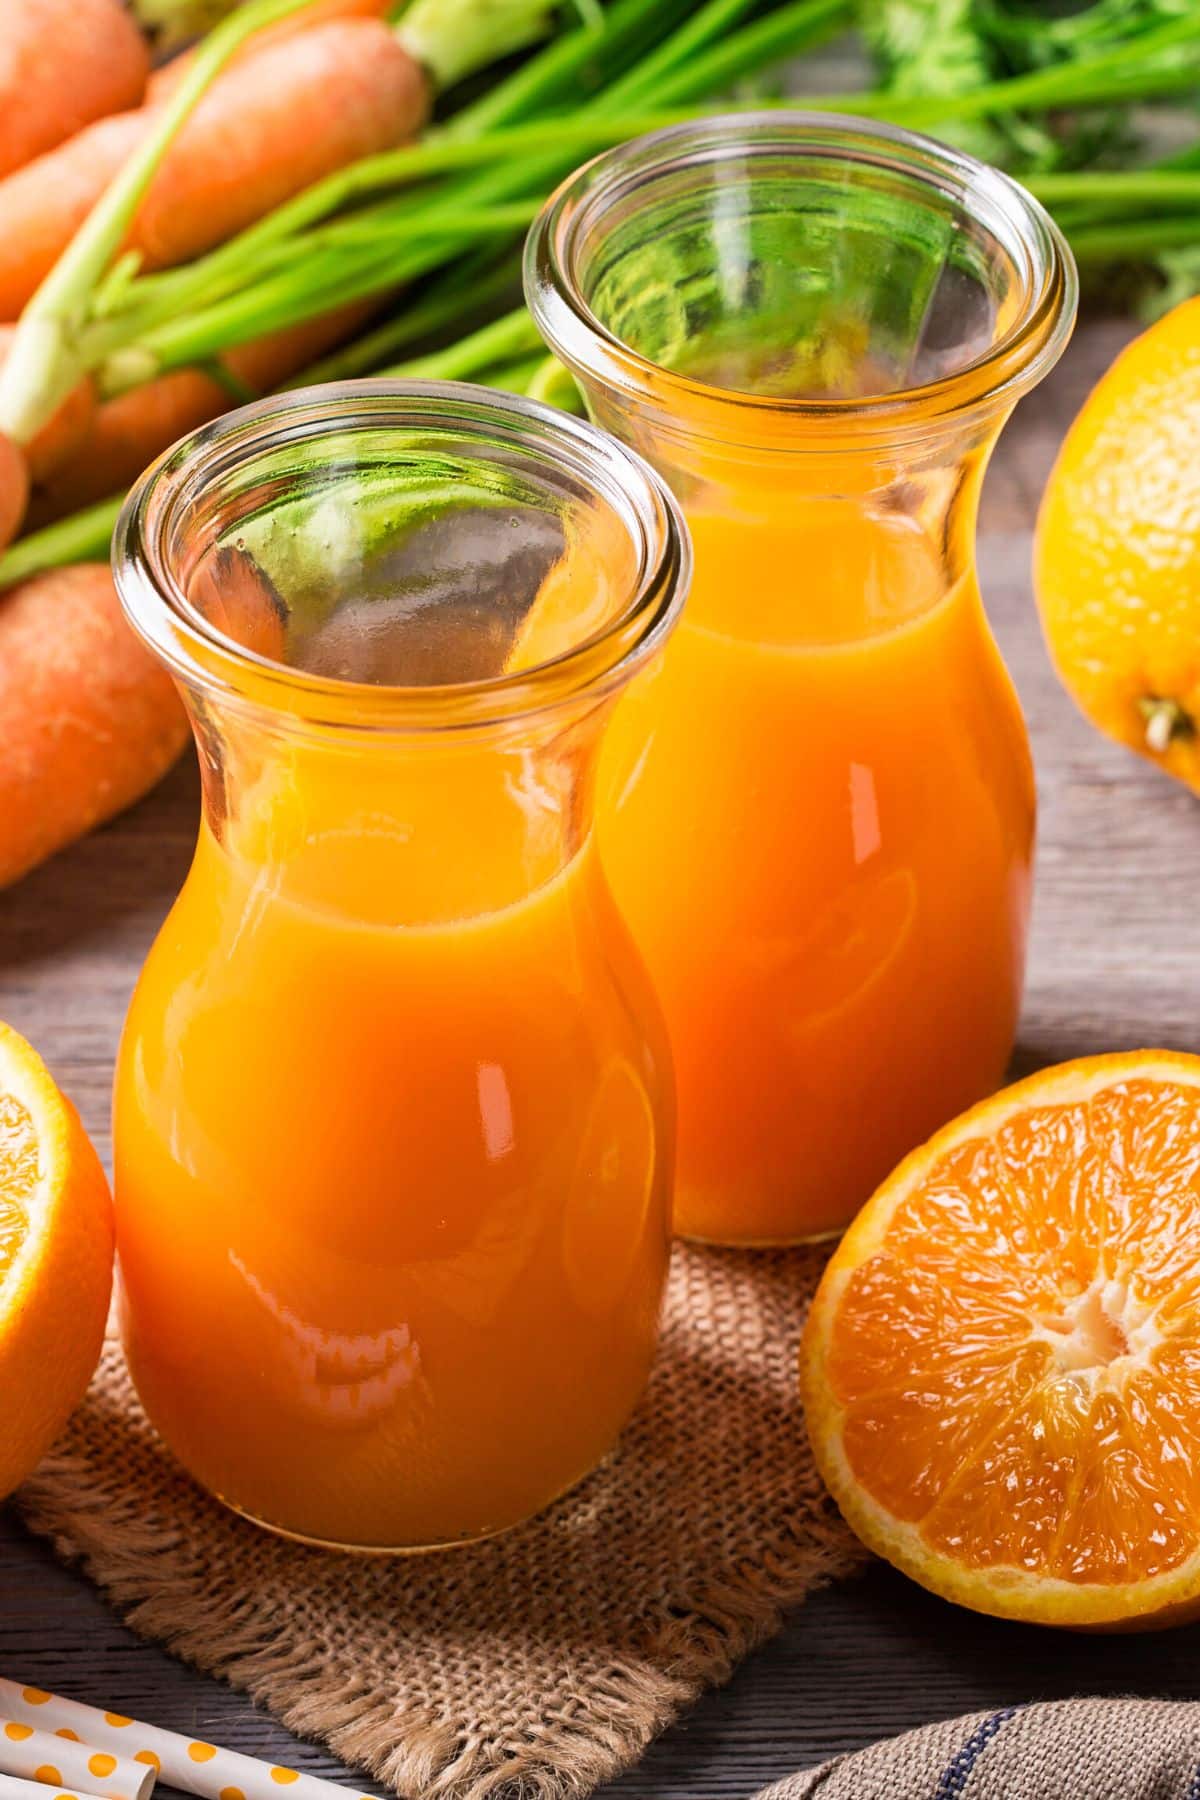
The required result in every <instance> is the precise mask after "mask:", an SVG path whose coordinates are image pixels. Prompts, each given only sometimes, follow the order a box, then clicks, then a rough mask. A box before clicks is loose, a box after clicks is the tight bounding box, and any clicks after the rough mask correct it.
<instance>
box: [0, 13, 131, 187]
mask: <svg viewBox="0 0 1200 1800" xmlns="http://www.w3.org/2000/svg"><path fill="white" fill-rule="evenodd" d="M149 73H150V57H149V52H148V50H147V48H146V44H145V40H144V39H143V37H142V34H141V32H140V31H139V30H138V28H137V26H136V25H135V24H134V22H133V20H132V19H131V18H130V16H129V14H128V13H127V12H126V11H125V9H124V7H123V6H121V5H120V4H119V0H3V5H0V175H7V174H8V173H9V172H10V171H11V170H13V169H19V168H21V167H22V165H23V164H24V163H27V162H29V161H31V160H32V158H33V157H35V156H40V155H41V154H42V152H43V151H45V150H52V149H53V148H54V146H55V144H61V143H62V142H64V140H65V139H67V138H70V137H72V136H73V135H74V134H75V133H76V132H77V131H79V130H81V129H82V127H83V126H85V125H89V124H90V123H91V122H92V120H93V119H102V118H104V117H106V116H107V115H108V114H109V113H116V112H123V111H124V110H125V109H126V108H127V107H130V106H137V105H139V104H140V102H141V100H142V97H143V95H144V93H145V90H146V80H147V77H148V75H149Z"/></svg>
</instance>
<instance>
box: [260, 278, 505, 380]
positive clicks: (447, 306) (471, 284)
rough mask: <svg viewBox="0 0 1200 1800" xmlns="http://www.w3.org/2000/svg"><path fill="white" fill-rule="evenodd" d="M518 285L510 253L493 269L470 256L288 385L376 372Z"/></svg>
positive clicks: (500, 298) (479, 310) (492, 302)
mask: <svg viewBox="0 0 1200 1800" xmlns="http://www.w3.org/2000/svg"><path fill="white" fill-rule="evenodd" d="M520 289H521V276H520V268H519V265H518V264H517V263H516V262H514V260H513V259H512V258H511V257H507V256H506V257H505V258H504V259H503V261H501V262H500V263H498V264H496V265H495V266H494V267H491V266H489V261H488V258H486V257H483V256H478V255H476V256H474V257H469V258H467V259H466V260H465V263H464V264H463V265H461V266H460V267H458V268H455V269H454V270H453V271H452V273H451V275H450V277H449V278H445V277H443V279H442V280H440V281H436V282H434V283H432V284H431V286H430V287H429V290H428V292H426V293H424V294H422V296H421V298H420V299H419V300H417V301H416V303H415V304H414V305H411V306H405V307H404V308H403V309H402V310H401V311H399V312H397V313H396V314H395V315H394V316H393V317H392V318H390V319H385V320H384V322H383V324H382V325H377V326H376V327H375V329H374V330H373V331H368V332H364V333H363V335H362V336H361V337H357V338H355V339H354V341H353V342H352V343H349V344H344V345H342V347H341V349H339V350H335V351H333V352H332V354H331V355H329V356H324V357H322V358H321V360H320V361H319V362H316V363H313V364H312V365H311V367H309V368H307V369H305V370H304V371H303V373H302V374H300V375H298V376H296V378H295V379H294V380H293V381H289V382H286V383H285V384H284V386H285V388H293V387H309V386H311V385H312V384H313V383H314V382H321V381H347V380H351V379H353V378H354V377H355V376H356V375H369V374H372V373H374V372H375V371H376V370H377V369H380V368H382V367H383V366H384V364H386V363H387V362H389V360H390V359H391V358H393V357H394V356H395V355H396V353H397V352H398V351H401V350H407V349H408V348H409V346H410V345H411V344H417V343H420V341H421V339H422V338H429V337H432V336H433V335H434V334H435V333H439V334H444V333H445V332H447V331H449V330H452V329H454V327H455V326H457V325H458V324H460V323H461V322H462V321H464V320H466V319H469V318H470V317H472V315H474V316H475V317H478V316H479V314H480V313H481V312H484V311H486V310H487V308H488V307H490V306H492V305H494V304H495V303H496V302H497V301H499V300H504V299H511V297H512V296H513V295H514V294H516V293H519V292H520Z"/></svg>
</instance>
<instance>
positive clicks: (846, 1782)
mask: <svg viewBox="0 0 1200 1800" xmlns="http://www.w3.org/2000/svg"><path fill="white" fill-rule="evenodd" d="M759 1800H1200V1703H1195V1702H1192V1701H1186V1702H1184V1701H1174V1700H1054V1701H1047V1702H1045V1703H1044V1704H1042V1705H1037V1706H1006V1707H1004V1708H1003V1709H1002V1710H1001V1711H999V1712H993V1713H971V1714H969V1715H968V1716H967V1717H965V1718H961V1719H947V1720H945V1721H943V1722H942V1723H941V1724H938V1725H929V1726H926V1727H925V1728H924V1729H923V1730H921V1731H909V1732H906V1733H905V1735H904V1736H903V1737H898V1738H893V1739H891V1740H890V1741H889V1742H887V1743H883V1744H872V1746H871V1748H870V1749H869V1750H863V1751H861V1752H860V1753H859V1754H858V1755H857V1756H843V1757H838V1758H836V1759H835V1760H834V1761H833V1762H829V1763H823V1764H822V1765H821V1767H820V1768H818V1769H809V1770H806V1771H805V1772H804V1773H803V1774H800V1775H793V1776H791V1777H790V1778H789V1779H788V1780H787V1781H781V1782H779V1783H777V1784H776V1786H774V1787H771V1788H767V1789H766V1790H765V1791H764V1792H763V1793H762V1794H760V1795H759Z"/></svg>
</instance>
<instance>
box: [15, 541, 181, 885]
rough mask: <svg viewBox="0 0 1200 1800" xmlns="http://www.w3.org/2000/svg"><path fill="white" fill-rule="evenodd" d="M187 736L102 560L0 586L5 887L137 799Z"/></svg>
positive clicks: (172, 696) (171, 693) (173, 698)
mask: <svg viewBox="0 0 1200 1800" xmlns="http://www.w3.org/2000/svg"><path fill="white" fill-rule="evenodd" d="M186 738H187V724H186V721H185V719H184V715H183V708H182V706H181V705H180V702H179V696H178V695H177V694H176V692H175V689H174V687H173V686H172V684H171V681H170V678H169V677H168V676H167V675H166V674H165V672H164V671H163V670H162V668H161V667H160V666H159V664H158V663H157V662H156V661H155V660H154V658H153V657H152V656H151V655H150V653H149V651H147V650H145V649H143V647H142V645H141V644H140V643H139V642H138V641H137V639H136V638H135V637H134V635H133V633H132V632H131V631H130V629H129V627H128V626H127V625H126V623H125V620H124V618H123V617H122V615H121V610H120V606H119V604H118V601H117V595H116V590H115V589H114V587H113V583H112V577H111V575H110V574H109V572H108V569H107V568H106V567H105V566H104V565H103V564H101V563H77V564H75V565H74V566H73V567H71V568H65V569H52V570H50V571H48V572H47V573H46V574H44V575H35V576H34V577H33V578H32V579H31V580H29V581H26V582H22V583H21V584H20V586H18V587H15V588H12V589H11V590H10V591H9V592H8V593H7V594H4V595H0V887H3V886H6V885H7V884H8V883H9V882H12V881H15V880H16V879H17V878H18V876H20V875H23V874H24V873H25V872H26V871H27V870H28V869H31V868H33V867H34V865H35V864H37V863H39V862H42V861H43V860H44V859H45V858H46V857H47V856H52V855H53V854H54V852H55V851H56V850H61V849H62V848H63V846H64V845H65V844H69V843H71V842H72V841H73V840H74V839H75V838H77V837H81V836H82V835H83V833H84V832H85V831H90V830H91V828H92V827H93V826H94V825H99V824H100V823H102V821H103V820H105V819H111V818H112V817H113V815H114V814H115V813H119V812H121V811H123V809H124V808H125V807H127V806H131V805H132V804H133V802H134V801H135V800H138V799H140V798H141V796H142V795H143V794H144V793H146V792H147V791H148V789H150V788H151V787H153V786H154V783H155V782H156V781H157V780H158V779H159V777H160V776H161V775H163V774H164V773H165V772H166V770H167V769H168V768H169V767H170V766H171V764H172V763H173V762H174V760H175V758H176V757H177V756H178V754H179V752H180V750H181V749H182V748H183V745H184V742H185V740H186Z"/></svg>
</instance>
